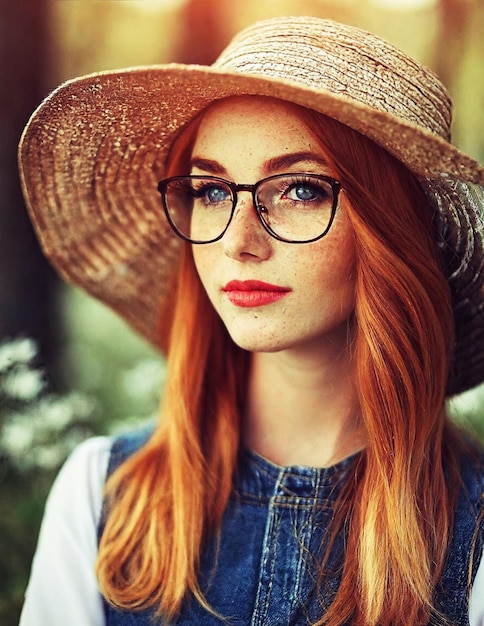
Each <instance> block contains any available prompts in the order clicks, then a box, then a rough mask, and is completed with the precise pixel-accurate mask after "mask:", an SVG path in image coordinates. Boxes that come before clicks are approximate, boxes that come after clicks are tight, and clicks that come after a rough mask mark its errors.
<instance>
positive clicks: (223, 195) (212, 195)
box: [193, 183, 232, 204]
mask: <svg viewBox="0 0 484 626" xmlns="http://www.w3.org/2000/svg"><path fill="white" fill-rule="evenodd" d="M193 192H194V193H193V195H194V196H195V198H200V199H201V200H203V202H204V203H205V204H219V203H221V202H223V203H225V202H231V201H232V195H231V193H230V189H227V188H226V187H223V186H221V185H217V184H212V183H210V184H207V183H205V184H203V185H201V186H200V187H199V188H198V189H197V188H195V189H194V190H193Z"/></svg>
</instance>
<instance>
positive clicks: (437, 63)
mask: <svg viewBox="0 0 484 626" xmlns="http://www.w3.org/2000/svg"><path fill="white" fill-rule="evenodd" d="M474 5H475V2H474V0H439V3H438V6H437V10H438V14H439V27H438V32H437V42H436V47H435V59H434V63H433V67H434V68H435V71H436V73H437V75H438V76H439V77H440V78H441V80H442V81H443V83H444V84H445V85H446V86H447V87H448V88H449V89H451V90H452V82H453V80H455V79H456V77H457V76H458V72H459V67H460V64H461V62H462V57H463V54H464V52H465V49H466V39H467V33H468V27H469V24H470V19H471V17H472V13H473V11H474Z"/></svg>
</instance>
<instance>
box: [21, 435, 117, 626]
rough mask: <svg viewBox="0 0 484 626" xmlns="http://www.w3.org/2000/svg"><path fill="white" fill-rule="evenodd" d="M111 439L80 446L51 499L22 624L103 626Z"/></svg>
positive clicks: (36, 555)
mask: <svg viewBox="0 0 484 626" xmlns="http://www.w3.org/2000/svg"><path fill="white" fill-rule="evenodd" d="M110 447H111V440H110V439H109V438H108V437H94V438H92V439H88V440H87V441H85V442H84V443H82V444H81V445H80V446H78V447H77V448H76V449H75V450H74V452H73V453H72V455H71V456H70V457H69V459H68V460H67V461H66V463H65V465H64V466H63V468H62V469H61V471H60V472H59V475H58V476H57V478H56V480H55V482H54V485H53V487H52V490H51V492H50V494H49V497H48V499H47V504H46V507H45V513H44V518H43V520H42V525H41V529H40V535H39V541H38V544H37V549H36V552H35V556H34V560H33V563H32V571H31V575H30V581H29V584H28V587H27V591H26V597H25V603H24V607H23V610H22V615H21V618H20V626H66V624H69V626H104V624H105V619H104V609H103V604H102V599H101V595H100V593H99V591H98V586H97V581H96V575H95V571H94V564H95V560H96V557H97V527H98V522H99V518H100V514H101V508H102V492H103V487H104V481H105V476H106V469H107V463H108V460H109V451H110Z"/></svg>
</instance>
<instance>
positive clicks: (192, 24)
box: [174, 0, 234, 65]
mask: <svg viewBox="0 0 484 626" xmlns="http://www.w3.org/2000/svg"><path fill="white" fill-rule="evenodd" d="M233 10H234V5H233V4H232V2H231V1H230V0H187V2H185V5H184V7H183V8H182V10H181V12H180V24H181V32H180V37H179V40H178V46H176V48H175V50H174V60H175V61H176V62H178V63H198V64H200V65H210V64H211V63H213V62H214V61H215V59H216V58H217V57H218V55H219V54H220V52H222V50H223V48H225V46H226V45H227V43H228V42H229V39H230V38H231V36H232V32H231V21H230V19H229V18H230V11H233Z"/></svg>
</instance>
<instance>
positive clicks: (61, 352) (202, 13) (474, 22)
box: [0, 0, 484, 626]
mask: <svg viewBox="0 0 484 626" xmlns="http://www.w3.org/2000/svg"><path fill="white" fill-rule="evenodd" d="M296 14H299V15H302V14H307V15H318V16H323V17H330V18H333V19H337V20H340V21H343V22H347V23H349V24H354V25H356V26H360V27H363V28H367V29H369V30H371V31H373V32H375V33H377V34H380V35H382V36H383V37H385V38H387V39H389V40H390V41H391V42H393V43H394V44H396V45H397V46H399V47H401V48H403V49H404V50H406V51H407V52H408V53H410V54H411V55H413V56H415V57H416V58H418V59H420V60H421V61H423V62H424V63H426V64H427V65H429V66H430V67H432V68H433V69H434V70H435V71H436V72H437V73H438V74H439V75H440V77H441V78H442V80H443V81H444V83H445V84H446V85H447V86H448V88H449V90H450V91H451V93H452V95H453V99H454V103H455V121H454V126H453V137H454V142H455V143H456V144H457V145H458V146H459V147H461V148H462V149H463V150H465V151H466V152H468V153H470V154H471V155H473V156H474V157H475V158H477V159H478V160H480V161H481V162H484V125H483V123H482V121H483V114H482V112H483V110H484V75H483V71H482V68H483V66H484V65H483V62H484V38H483V37H482V33H484V3H483V2H482V1H481V0H332V1H330V0H299V1H297V0H240V1H239V2H237V1H234V0H185V1H183V0H134V1H125V0H18V1H17V2H15V3H6V2H5V3H2V6H1V7H0V79H1V84H2V92H1V95H0V136H1V137H2V141H1V142H0V624H2V625H3V626H14V625H16V624H17V623H18V616H19V612H20V607H21V604H22V598H23V593H24V590H25V585H26V582H27V579H28V573H29V568H30V563H31V558H32V554H33V551H34V548H35V543H36V539H37V533H38V528H39V524H40V520H41V516H42V511H43V506H44V502H45V497H46V494H47V492H48V489H49V487H50V484H51V482H52V480H53V477H54V476H55V474H56V472H57V471H58V468H59V466H60V465H61V463H62V462H63V460H64V459H65V457H66V455H67V454H68V453H69V452H70V451H71V450H72V448H73V447H74V446H75V445H76V444H77V443H78V442H80V441H81V440H83V439H85V438H86V437H89V436H92V435H95V434H105V433H111V432H114V431H119V430H120V429H125V428H129V427H131V426H132V425H133V424H139V423H141V422H144V421H145V420H147V419H150V417H152V416H153V415H154V414H155V413H156V409H157V405H158V402H159V396H160V394H161V393H162V388H163V378H164V363H163V359H162V358H161V356H160V355H159V354H156V353H155V352H154V351H153V350H152V349H151V348H150V347H149V346H147V345H146V344H145V343H144V342H143V341H142V340H141V339H139V338H137V337H136V336H135V335H134V334H133V333H132V332H131V331H130V330H129V329H128V328H127V327H126V326H125V325H124V323H123V322H121V321H120V320H118V319H117V318H116V317H115V316H114V315H113V314H111V313H110V312H109V311H108V310H107V309H106V308H105V307H103V306H102V305H100V304H98V303H97V302H95V301H93V300H91V299H90V298H88V297H87V296H85V295H83V294H82V293H81V292H79V291H78V290H77V289H74V288H72V287H67V286H65V285H63V284H62V283H61V282H60V280H59V279H58V278H57V277H56V276H55V275H54V273H53V272H52V271H51V270H50V268H49V267H48V266H47V264H46V262H45V261H44V260H43V258H42V255H41V253H40V252H39V250H38V247H37V245H36V241H35V237H34V236H33V234H32V230H31V227H30V224H29V221H28V219H27V217H26V213H25V208H24V206H23V201H22V197H21V193H20V188H19V183H18V177H17V170H16V156H15V155H16V146H17V143H18V138H19V135H20V132H21V130H22V128H23V126H24V124H25V123H26V121H27V119H28V116H29V115H30V113H31V112H32V111H33V110H34V108H35V107H36V106H37V104H38V103H39V102H40V100H41V99H42V98H43V97H44V96H45V95H47V93H48V92H49V91H50V90H51V89H52V88H53V87H55V86H56V85H57V84H59V83H60V82H62V81H64V80H66V79H68V78H71V77H74V76H78V75H80V74H84V73H89V72H93V71H99V70H103V69H112V68H116V67H125V66H131V65H144V64H151V63H165V62H169V61H179V62H188V63H211V62H212V61H213V60H214V59H215V58H216V56H217V54H218V53H219V52H220V50H221V49H222V48H223V47H224V46H225V44H226V43H227V41H228V40H229V38H230V37H231V36H232V35H233V34H234V33H235V32H237V31H238V30H240V28H242V27H243V26H245V25H246V24H248V23H251V22H253V21H255V20H257V19H263V18H265V17H270V16H273V15H296ZM451 410H452V412H453V414H454V415H455V416H456V419H459V420H461V421H462V422H464V423H465V424H467V425H470V426H471V427H472V428H474V429H476V430H477V432H478V433H479V435H480V436H483V437H484V386H481V387H479V388H478V389H475V390H473V391H471V392H468V393H466V394H464V395H463V396H461V397H460V398H456V399H454V400H453V401H452V405H451Z"/></svg>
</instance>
